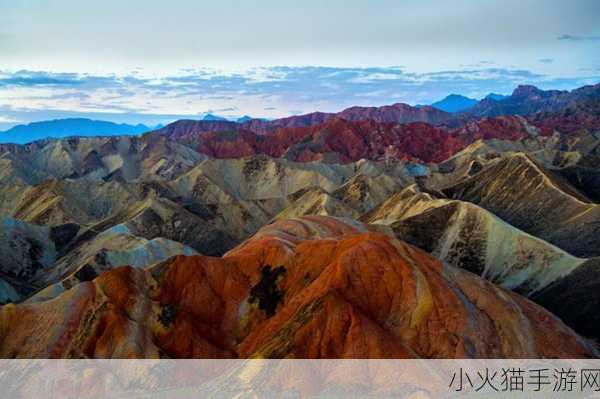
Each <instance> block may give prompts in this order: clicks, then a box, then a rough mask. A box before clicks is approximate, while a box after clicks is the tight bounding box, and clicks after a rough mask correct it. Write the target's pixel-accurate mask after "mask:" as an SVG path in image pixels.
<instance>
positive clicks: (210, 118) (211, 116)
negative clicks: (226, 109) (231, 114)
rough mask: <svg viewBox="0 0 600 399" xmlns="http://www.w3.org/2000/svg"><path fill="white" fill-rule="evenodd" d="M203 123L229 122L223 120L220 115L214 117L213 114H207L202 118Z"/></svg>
mask: <svg viewBox="0 0 600 399" xmlns="http://www.w3.org/2000/svg"><path fill="white" fill-rule="evenodd" d="M202 120H203V121H226V120H228V119H227V118H223V117H222V116H219V115H213V114H206V115H204V117H203V118H202Z"/></svg>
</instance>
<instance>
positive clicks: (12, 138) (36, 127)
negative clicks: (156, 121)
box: [0, 118, 155, 144]
mask: <svg viewBox="0 0 600 399" xmlns="http://www.w3.org/2000/svg"><path fill="white" fill-rule="evenodd" d="M154 128H155V127H148V126H146V125H142V124H138V125H128V124H125V123H121V124H119V123H113V122H107V121H96V120H92V119H86V118H68V119H55V120H51V121H42V122H33V123H29V124H27V125H18V126H14V127H12V128H10V129H8V130H6V131H4V132H0V143H16V144H24V143H29V142H31V141H35V140H40V139H46V138H61V137H69V136H117V135H138V134H142V133H145V132H147V131H150V130H153V129H154Z"/></svg>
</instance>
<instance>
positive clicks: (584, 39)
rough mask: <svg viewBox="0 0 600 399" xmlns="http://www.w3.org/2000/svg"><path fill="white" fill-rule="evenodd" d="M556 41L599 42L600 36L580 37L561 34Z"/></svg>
mask: <svg viewBox="0 0 600 399" xmlns="http://www.w3.org/2000/svg"><path fill="white" fill-rule="evenodd" d="M556 39H557V40H565V41H571V42H597V41H600V36H580V35H569V34H562V35H560V36H558V37H557V38H556Z"/></svg>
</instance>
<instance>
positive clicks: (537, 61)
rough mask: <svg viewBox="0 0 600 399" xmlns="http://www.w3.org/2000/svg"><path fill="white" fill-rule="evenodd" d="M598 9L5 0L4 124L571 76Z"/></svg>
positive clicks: (261, 110) (489, 86)
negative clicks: (48, 118) (79, 116)
mask: <svg viewBox="0 0 600 399" xmlns="http://www.w3.org/2000/svg"><path fill="white" fill-rule="evenodd" d="M325 3H326V5H325ZM599 21H600V1H596V0H589V1H586V0H571V1H564V0H561V1H548V0H518V1H506V0H504V1H499V0H487V1H475V0H473V1H464V0H454V1H433V0H419V1H400V0H395V1H386V0H370V1H352V0H344V1H341V0H327V1H325V0H320V1H313V0H303V1H285V0H278V1H272V0H261V1H259V0H254V1H239V0H238V1H234V0H219V1H214V0H213V1H191V0H170V1H152V0H145V1H141V0H128V1H122V0H121V1H116V0H104V1H97V2H91V1H81V0H78V1H75V0H54V1H53V0H29V1H27V0H0V128H2V127H6V126H9V125H11V124H15V123H19V122H26V121H30V120H35V119H44V118H46V117H60V116H67V115H86V116H95V115H99V116H98V117H101V116H103V115H104V116H106V117H107V118H108V117H110V119H118V120H121V121H138V120H139V121H142V122H144V121H145V122H152V121H163V120H165V119H169V118H176V117H178V116H179V115H199V114H202V113H204V112H209V111H214V112H216V113H222V114H225V115H229V116H235V115H243V114H251V115H254V116H261V117H276V116H283V115H288V114H291V113H298V112H310V111H313V110H316V109H320V110H324V111H334V110H338V109H341V108H344V107H345V106H349V105H353V104H363V105H380V104H387V103H393V102H398V101H402V102H408V103H411V104H415V103H426V102H431V101H435V100H438V99H440V98H441V97H444V96H445V95H447V94H449V93H451V92H458V93H461V94H466V95H470V96H474V97H478V96H479V97H480V96H483V95H485V94H486V93H488V92H490V91H500V92H503V93H509V92H510V91H511V90H512V88H513V87H514V85H516V84H519V83H533V84H537V85H540V86H541V87H546V88H549V87H553V88H554V87H556V88H564V89H570V88H574V87H576V86H579V85H582V84H586V83H595V82H598V81H600V23H599Z"/></svg>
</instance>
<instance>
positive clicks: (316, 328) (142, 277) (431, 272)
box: [0, 217, 594, 358]
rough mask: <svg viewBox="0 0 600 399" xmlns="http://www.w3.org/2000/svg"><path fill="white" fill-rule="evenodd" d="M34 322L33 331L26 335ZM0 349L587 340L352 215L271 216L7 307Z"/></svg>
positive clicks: (220, 350)
mask: <svg viewBox="0 0 600 399" xmlns="http://www.w3.org/2000/svg"><path fill="white" fill-rule="evenodd" d="M314 254H319V256H318V257H315V256H314ZM373 267H376V269H373ZM334 315H335V317H334ZM492 320H493V321H492ZM32 333H35V336H36V339H35V340H30V339H27V337H29V336H30V334H32ZM0 355H1V356H2V357H12V358H14V357H34V358H35V357H120V358H130V357H149V358H154V357H159V356H169V357H177V358H186V357H204V358H215V357H216V358H222V357H266V358H284V357H292V358H405V357H427V358H431V357H433V358H456V357H458V358H464V357H495V358H499V357H509V358H536V357H567V358H578V357H589V356H593V355H594V352H593V349H592V348H591V346H589V345H588V344H587V343H586V342H585V341H584V340H583V339H581V338H579V337H578V336H577V335H576V334H575V333H573V331H572V330H570V329H569V328H568V327H566V326H564V325H563V324H562V323H561V322H560V321H559V320H558V319H557V318H555V317H554V316H552V315H551V314H550V313H548V312H547V311H545V310H543V309H542V308H540V307H538V306H536V305H535V304H533V303H531V302H529V301H528V300H526V299H524V298H521V297H519V296H518V295H517V294H512V293H510V292H508V291H504V290H502V289H500V288H497V287H495V286H493V285H492V284H491V283H488V282H486V281H485V280H483V279H480V278H478V277H476V276H474V275H472V274H470V273H468V272H465V271H462V270H460V269H456V268H447V267H444V266H443V265H442V264H441V263H440V262H439V261H437V260H436V259H435V258H433V257H431V256H429V255H427V254H425V253H424V252H422V251H420V250H417V249H415V248H414V247H411V246H410V245H407V244H405V243H402V242H400V241H397V240H395V239H392V238H390V237H388V236H386V235H383V234H381V233H376V232H370V231H368V230H367V229H366V228H365V227H364V226H362V225H360V224H357V223H349V222H344V221H342V220H339V219H334V218H323V217H306V218H303V219H299V220H289V221H281V222H278V223H276V224H273V225H270V226H268V227H266V228H264V229H263V230H261V231H260V232H259V233H258V234H256V235H255V236H254V237H253V238H252V239H251V240H249V241H247V242H245V243H244V244H242V245H241V246H239V247H237V248H236V249H234V250H233V251H231V252H229V253H228V254H227V255H226V256H224V257H223V258H208V257H202V256H196V257H193V256H192V257H176V258H174V259H172V260H170V261H167V262H163V263H161V264H159V265H157V266H155V267H152V268H150V269H147V270H144V269H134V268H131V267H124V268H118V269H115V270H113V271H110V272H107V273H104V274H102V275H101V276H99V277H97V278H96V279H94V280H93V281H89V282H83V283H80V284H77V285H76V286H74V287H73V288H71V289H70V290H69V291H67V292H65V293H63V294H61V295H59V296H58V297H57V298H55V299H53V300H51V301H42V302H37V303H27V304H20V305H7V306H4V307H3V308H2V309H1V310H0Z"/></svg>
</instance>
